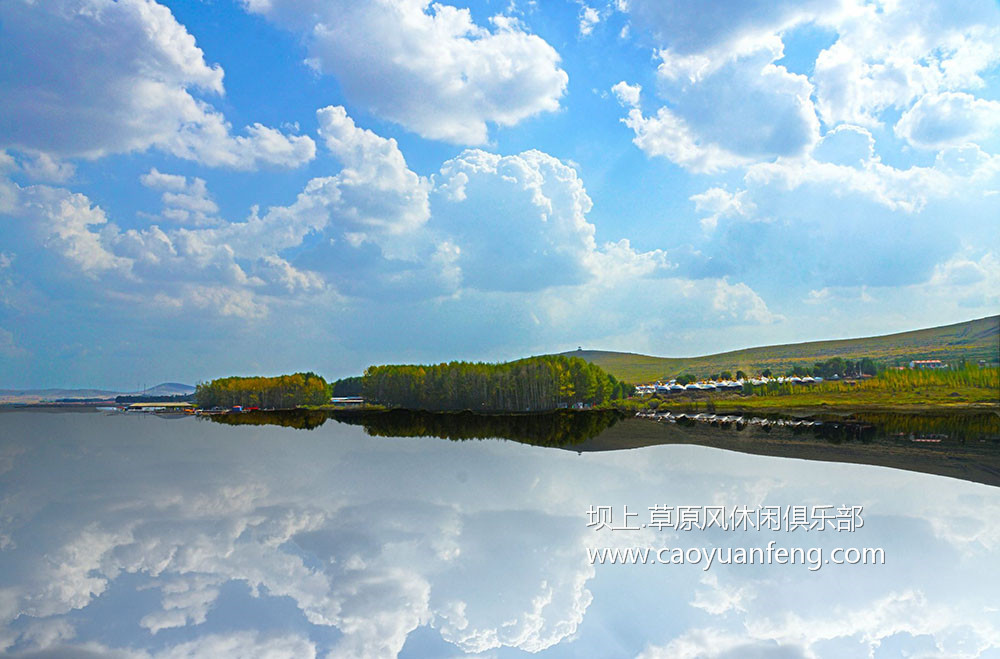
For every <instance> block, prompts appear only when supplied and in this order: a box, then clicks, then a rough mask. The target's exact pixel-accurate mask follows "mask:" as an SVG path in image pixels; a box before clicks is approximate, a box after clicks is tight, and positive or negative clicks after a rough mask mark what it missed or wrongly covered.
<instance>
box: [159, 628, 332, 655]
mask: <svg viewBox="0 0 1000 659" xmlns="http://www.w3.org/2000/svg"><path fill="white" fill-rule="evenodd" d="M153 656H154V657H155V659H197V658H198V657H245V658H246V659H315V657H316V646H315V645H314V644H313V643H312V642H311V641H310V640H309V639H306V638H302V637H301V636H296V635H292V634H289V635H285V636H274V637H267V636H264V635H263V634H259V633H258V632H237V633H235V634H228V635H227V634H211V635H207V636H203V637H201V638H198V639H195V640H193V641H187V642H185V643H180V644H178V645H174V646H171V647H169V648H167V649H165V650H162V651H160V652H157V653H156V654H155V655H153Z"/></svg>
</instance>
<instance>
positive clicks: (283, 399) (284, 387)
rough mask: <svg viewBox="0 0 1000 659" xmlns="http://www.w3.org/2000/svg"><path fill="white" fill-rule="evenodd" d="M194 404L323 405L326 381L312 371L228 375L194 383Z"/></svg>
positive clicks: (205, 406) (327, 392) (327, 393)
mask: <svg viewBox="0 0 1000 659" xmlns="http://www.w3.org/2000/svg"><path fill="white" fill-rule="evenodd" d="M194 400H195V403H196V404H197V405H198V407H201V408H203V409H211V408H213V407H235V406H237V405H240V406H242V407H244V408H248V407H260V408H264V409H288V408H292V407H296V406H297V405H323V404H325V403H327V402H329V400H330V385H329V384H327V382H326V380H324V379H323V378H322V377H320V376H319V375H316V374H315V373H295V374H293V375H279V376H276V377H228V378H219V379H217V380H212V381H211V382H202V383H199V384H198V385H197V386H196V387H195V391H194Z"/></svg>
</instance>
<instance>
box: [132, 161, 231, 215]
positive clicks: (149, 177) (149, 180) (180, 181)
mask: <svg viewBox="0 0 1000 659" xmlns="http://www.w3.org/2000/svg"><path fill="white" fill-rule="evenodd" d="M140 180H141V181H142V184H143V185H144V186H146V187H147V188H152V189H153V190H160V191H162V192H163V196H162V197H161V199H162V201H163V206H164V210H163V212H162V214H161V215H162V217H163V218H164V219H165V220H168V221H171V222H176V223H178V224H188V225H193V226H208V225H212V224H217V223H218V222H219V221H220V220H219V219H218V218H217V217H215V213H217V212H218V210H219V207H218V205H216V203H215V202H214V201H212V199H211V197H210V196H209V194H208V188H207V186H206V185H205V179H202V178H198V177H193V178H190V179H189V178H187V177H185V176H179V175H177V174H164V173H162V172H160V171H159V170H157V169H156V168H155V167H154V168H153V169H151V170H150V171H149V172H148V173H146V174H143V175H142V176H141V177H140Z"/></svg>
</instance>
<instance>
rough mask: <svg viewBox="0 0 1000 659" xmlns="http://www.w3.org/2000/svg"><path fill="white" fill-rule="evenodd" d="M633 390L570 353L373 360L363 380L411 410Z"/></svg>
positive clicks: (540, 407) (505, 408) (623, 394)
mask: <svg viewBox="0 0 1000 659" xmlns="http://www.w3.org/2000/svg"><path fill="white" fill-rule="evenodd" d="M632 391H633V388H632V387H631V386H630V385H627V384H625V383H623V382H619V381H618V380H617V379H616V378H615V377H614V376H613V375H609V374H608V373H605V372H604V371H603V370H602V369H601V368H600V367H599V366H596V365H594V364H591V363H589V362H587V361H584V360H583V359H580V358H578V357H566V356H564V355H546V356H541V357H528V358H526V359H520V360H517V361H513V362H506V363H502V364H487V363H481V362H477V363H470V362H450V363H447V364H437V365H432V366H417V365H394V366H372V367H369V368H368V370H367V371H365V374H364V377H363V380H362V393H363V396H364V397H365V399H366V400H367V401H369V402H372V403H376V404H380V405H385V406H386V407H395V408H405V409H411V410H473V411H486V412H539V411H546V410H554V409H558V408H559V407H568V406H573V405H575V404H577V403H584V404H587V405H601V404H604V403H609V402H611V401H614V400H621V399H623V398H627V397H628V396H629V395H630V394H631V393H632Z"/></svg>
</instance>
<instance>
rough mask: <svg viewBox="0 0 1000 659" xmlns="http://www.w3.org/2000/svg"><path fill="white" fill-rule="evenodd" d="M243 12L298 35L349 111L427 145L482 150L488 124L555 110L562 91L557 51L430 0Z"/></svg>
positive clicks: (501, 20) (509, 23)
mask: <svg viewBox="0 0 1000 659" xmlns="http://www.w3.org/2000/svg"><path fill="white" fill-rule="evenodd" d="M244 4H245V5H246V7H247V9H248V10H249V11H252V12H257V13H262V14H264V15H265V16H267V17H268V18H271V19H272V20H274V21H275V22H277V23H278V24H280V25H283V26H286V27H288V28H289V29H291V30H293V31H296V32H298V33H300V34H301V35H302V37H303V39H304V41H305V43H306V47H307V48H308V50H309V60H308V63H309V64H310V65H311V66H312V67H314V68H315V69H316V70H317V71H319V72H321V73H325V74H331V75H334V76H336V77H337V80H338V81H339V82H340V84H341V86H342V88H343V89H344V92H345V93H346V95H347V98H348V99H349V100H350V101H351V102H352V103H358V104H361V105H363V106H365V107H366V108H367V109H369V110H370V111H372V112H374V113H376V114H378V115H379V116H381V117H383V118H385V119H389V120H390V121H393V122H395V123H398V124H400V125H402V126H404V127H406V128H407V129H409V130H412V131H414V132H416V133H418V134H420V135H422V136H423V137H427V138H430V139H437V140H446V141H449V142H454V143H458V144H482V143H484V142H486V141H487V135H488V127H487V124H490V123H492V124H496V125H498V126H512V125H514V124H517V123H519V122H520V121H522V120H524V119H526V118H528V117H531V116H533V115H536V114H539V113H541V112H551V111H554V110H557V109H558V108H559V99H560V97H561V96H562V95H563V93H564V91H565V89H566V84H567V80H568V77H567V75H566V73H565V72H564V71H563V70H562V69H560V68H559V55H558V54H557V53H556V51H555V50H554V49H553V48H552V47H551V46H550V45H549V44H547V43H546V42H545V41H544V40H542V39H541V38H539V37H537V36H535V35H532V34H529V33H528V32H527V31H526V30H525V28H524V26H523V25H521V23H520V22H518V21H517V20H516V19H514V18H511V17H509V16H503V15H498V16H494V17H493V18H492V19H491V22H492V29H488V28H485V27H482V26H480V25H477V24H475V23H474V22H473V21H472V17H471V14H470V12H469V10H468V9H457V8H455V7H453V6H451V5H445V4H438V3H435V4H433V5H430V3H429V2H428V1H427V0H379V1H378V2H362V3H358V2H348V1H346V0H337V1H336V2H319V1H318V0H307V1H306V2H292V1H290V0H266V1H264V0H261V1H257V0H246V1H245V2H244Z"/></svg>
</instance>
